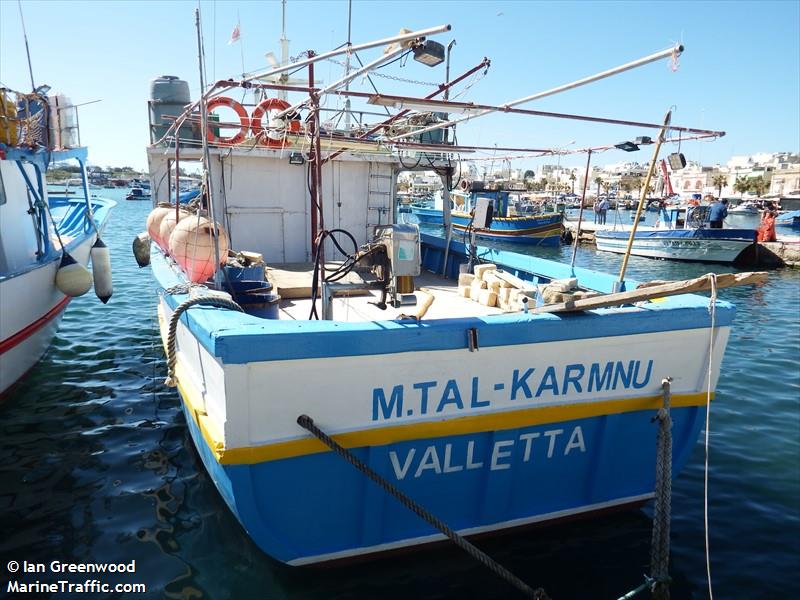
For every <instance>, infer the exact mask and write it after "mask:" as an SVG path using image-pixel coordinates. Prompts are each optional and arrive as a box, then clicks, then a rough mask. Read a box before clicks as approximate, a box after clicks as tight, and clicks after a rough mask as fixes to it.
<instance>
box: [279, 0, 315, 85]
mask: <svg viewBox="0 0 800 600" xmlns="http://www.w3.org/2000/svg"><path fill="white" fill-rule="evenodd" d="M280 42H281V66H282V67H285V66H286V65H288V64H289V40H288V39H286V0H281V39H280ZM312 85H313V84H312ZM278 98H280V99H281V100H284V101H286V99H287V98H288V94H287V93H286V90H281V91H279V92H278Z"/></svg>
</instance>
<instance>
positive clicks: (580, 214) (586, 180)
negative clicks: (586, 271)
mask: <svg viewBox="0 0 800 600" xmlns="http://www.w3.org/2000/svg"><path fill="white" fill-rule="evenodd" d="M591 164H592V151H591V150H589V152H587V153H586V173H585V174H584V176H583V193H582V194H581V208H580V211H579V212H578V228H577V230H576V231H575V240H574V241H575V243H574V244H573V246H572V260H571V261H570V263H569V267H570V269H571V270H572V274H573V275H575V255H576V254H577V253H578V238H579V237H580V236H581V222H582V221H583V205H584V204H585V203H586V188H587V186H588V185H589V168H590V165H591Z"/></svg>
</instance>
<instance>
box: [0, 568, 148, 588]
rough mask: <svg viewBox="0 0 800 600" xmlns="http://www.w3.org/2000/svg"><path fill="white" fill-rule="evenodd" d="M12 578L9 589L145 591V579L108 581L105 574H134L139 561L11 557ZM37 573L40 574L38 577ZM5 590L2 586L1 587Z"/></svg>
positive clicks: (10, 575) (9, 574)
mask: <svg viewBox="0 0 800 600" xmlns="http://www.w3.org/2000/svg"><path fill="white" fill-rule="evenodd" d="M6 570H7V572H8V576H9V581H8V584H7V585H5V586H4V588H5V589H4V590H3V591H5V592H6V593H8V594H11V593H18V594H26V593H36V594H40V593H43V592H44V593H52V594H57V593H59V592H61V593H68V594H108V593H112V592H124V593H127V594H143V593H145V592H147V586H146V585H145V584H144V583H119V582H117V583H108V582H106V581H104V580H103V576H104V575H109V576H110V577H111V578H113V579H119V577H120V575H122V576H131V575H133V576H135V573H136V561H135V560H132V561H130V562H127V563H68V562H61V561H60V560H54V561H52V562H49V563H37V562H29V561H27V560H23V561H16V560H10V561H8V563H7V564H6ZM37 576H41V579H39V578H38V577H37ZM0 590H2V588H0Z"/></svg>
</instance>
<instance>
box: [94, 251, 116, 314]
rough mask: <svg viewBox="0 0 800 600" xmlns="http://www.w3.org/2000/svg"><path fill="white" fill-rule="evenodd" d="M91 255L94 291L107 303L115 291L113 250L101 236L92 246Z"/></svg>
mask: <svg viewBox="0 0 800 600" xmlns="http://www.w3.org/2000/svg"><path fill="white" fill-rule="evenodd" d="M90 256H91V257H92V278H93V279H94V293H95V294H96V295H97V297H98V298H100V301H101V302H102V303H103V304H105V303H106V302H108V300H109V298H111V295H112V294H113V293H114V284H113V283H112V281H111V252H109V250H108V246H106V245H105V244H104V243H103V240H101V239H100V237H98V238H97V241H95V243H94V246H92V250H91V252H90Z"/></svg>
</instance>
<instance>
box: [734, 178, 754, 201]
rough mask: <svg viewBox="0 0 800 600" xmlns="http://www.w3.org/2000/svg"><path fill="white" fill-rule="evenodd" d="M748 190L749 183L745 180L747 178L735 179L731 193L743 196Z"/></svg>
mask: <svg viewBox="0 0 800 600" xmlns="http://www.w3.org/2000/svg"><path fill="white" fill-rule="evenodd" d="M749 190H750V181H749V180H748V179H747V177H737V178H736V183H734V184H733V191H734V192H739V193H740V194H741V196H744V193H745V192H747V191H749ZM741 196H740V198H741Z"/></svg>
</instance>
